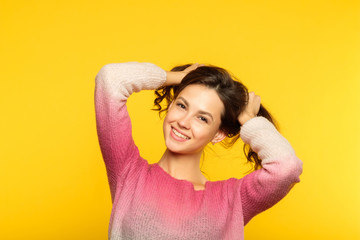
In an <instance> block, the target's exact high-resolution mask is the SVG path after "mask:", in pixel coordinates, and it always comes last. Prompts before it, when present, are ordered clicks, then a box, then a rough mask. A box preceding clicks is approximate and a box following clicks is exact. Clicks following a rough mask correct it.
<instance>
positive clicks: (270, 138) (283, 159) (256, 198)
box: [240, 117, 302, 225]
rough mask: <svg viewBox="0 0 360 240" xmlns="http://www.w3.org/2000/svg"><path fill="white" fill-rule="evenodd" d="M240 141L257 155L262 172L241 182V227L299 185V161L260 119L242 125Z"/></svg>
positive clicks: (282, 139) (274, 129)
mask: <svg viewBox="0 0 360 240" xmlns="http://www.w3.org/2000/svg"><path fill="white" fill-rule="evenodd" d="M240 137H241V139H242V140H243V141H244V143H247V144H249V145H250V147H251V148H252V149H253V150H254V151H255V152H257V153H258V155H259V157H260V158H261V159H262V169H259V170H256V171H254V172H252V173H251V174H248V175H247V176H245V177H244V178H242V179H241V184H240V196H241V203H242V206H243V215H244V225H246V224H247V223H248V222H249V221H250V219H251V218H253V217H254V216H255V215H257V214H258V213H260V212H262V211H264V210H266V209H268V208H270V207H272V206H273V205H274V204H276V203H277V202H278V201H280V200H281V199H282V198H283V197H284V196H285V195H286V194H287V193H288V192H289V191H290V189H291V188H292V187H293V186H294V184H295V183H297V182H300V179H299V176H300V175H301V173H302V161H301V160H300V159H299V158H297V157H296V155H295V152H294V150H293V148H292V147H291V145H290V143H289V142H288V141H287V140H286V139H285V138H284V137H283V136H282V135H281V134H280V133H279V132H278V131H277V130H276V128H275V126H274V125H273V124H272V123H271V122H270V121H268V120H267V119H266V118H264V117H254V118H251V119H250V120H248V121H246V122H245V124H244V125H243V126H242V128H241V131H240Z"/></svg>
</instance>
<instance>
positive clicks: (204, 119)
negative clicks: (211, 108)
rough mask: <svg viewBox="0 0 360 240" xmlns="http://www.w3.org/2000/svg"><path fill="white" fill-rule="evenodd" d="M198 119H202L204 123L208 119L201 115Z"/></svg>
mask: <svg viewBox="0 0 360 240" xmlns="http://www.w3.org/2000/svg"><path fill="white" fill-rule="evenodd" d="M200 120H201V121H203V122H206V123H207V122H208V120H207V119H206V118H204V117H202V116H201V117H200Z"/></svg>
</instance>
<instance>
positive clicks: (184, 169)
mask: <svg viewBox="0 0 360 240" xmlns="http://www.w3.org/2000/svg"><path fill="white" fill-rule="evenodd" d="M201 153H202V152H199V153H194V154H178V153H174V152H171V151H170V150H169V149H166V150H165V152H164V154H163V156H162V157H161V159H160V161H159V162H158V164H159V166H160V167H161V168H162V169H164V171H166V172H167V173H169V174H170V175H171V176H172V177H174V178H176V179H184V180H187V181H190V182H192V183H197V184H205V182H206V181H207V179H206V178H205V177H204V176H203V175H202V173H201V171H200V158H201Z"/></svg>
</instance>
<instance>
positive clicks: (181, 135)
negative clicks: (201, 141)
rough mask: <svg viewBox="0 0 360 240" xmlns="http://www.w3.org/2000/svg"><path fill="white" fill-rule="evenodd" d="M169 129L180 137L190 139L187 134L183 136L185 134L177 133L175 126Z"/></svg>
mask: <svg viewBox="0 0 360 240" xmlns="http://www.w3.org/2000/svg"><path fill="white" fill-rule="evenodd" d="M171 131H172V132H173V133H174V134H175V135H176V136H177V137H180V138H182V139H186V140H188V139H190V138H189V137H188V136H185V135H183V134H181V133H179V132H178V131H176V130H175V128H171Z"/></svg>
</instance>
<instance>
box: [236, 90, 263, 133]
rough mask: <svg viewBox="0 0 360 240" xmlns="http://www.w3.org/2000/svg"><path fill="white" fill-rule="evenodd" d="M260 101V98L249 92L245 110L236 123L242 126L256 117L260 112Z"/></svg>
mask: <svg viewBox="0 0 360 240" xmlns="http://www.w3.org/2000/svg"><path fill="white" fill-rule="evenodd" d="M260 101H261V98H260V96H258V95H255V93H254V92H249V101H248V103H247V105H246V107H245V110H244V111H242V112H241V113H240V115H239V116H238V121H239V123H240V125H241V126H242V125H244V124H245V122H247V121H248V120H250V119H252V118H254V117H256V116H257V114H258V113H259V110H260Z"/></svg>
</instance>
